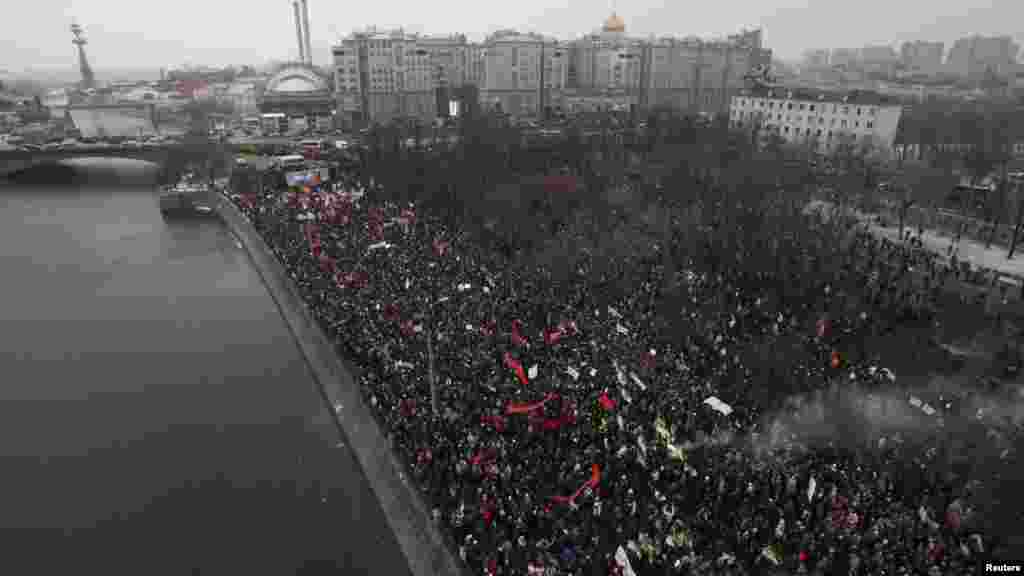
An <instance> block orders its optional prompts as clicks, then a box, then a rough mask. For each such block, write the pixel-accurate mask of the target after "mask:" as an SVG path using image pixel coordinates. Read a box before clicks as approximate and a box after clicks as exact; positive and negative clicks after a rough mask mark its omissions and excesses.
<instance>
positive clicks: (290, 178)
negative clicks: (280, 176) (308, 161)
mask: <svg viewBox="0 0 1024 576" xmlns="http://www.w3.org/2000/svg"><path fill="white" fill-rule="evenodd" d="M284 179H285V182H287V183H288V186H315V185H316V184H319V183H321V182H327V181H328V180H330V179H331V171H330V169H328V168H316V169H313V170H300V171H297V172H288V173H287V174H285V175H284Z"/></svg>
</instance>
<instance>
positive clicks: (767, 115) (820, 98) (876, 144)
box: [729, 88, 903, 157]
mask: <svg viewBox="0 0 1024 576" xmlns="http://www.w3.org/2000/svg"><path fill="white" fill-rule="evenodd" d="M902 111H903V107H902V105H900V104H898V103H896V102H894V101H892V100H889V99H887V98H885V97H883V96H880V95H878V94H872V93H848V94H843V93H835V92H832V93H829V92H822V91H813V90H799V91H797V90H786V89H770V88H765V89H759V90H751V91H745V92H744V93H742V94H739V95H737V96H734V97H733V99H732V106H731V107H730V114H729V120H730V123H731V125H732V126H733V127H734V128H736V129H746V130H750V129H758V130H761V131H762V132H763V133H774V134H777V135H778V136H780V137H781V138H782V139H783V140H784V141H787V142H790V143H793V144H801V145H810V146H814V147H816V148H817V150H818V151H819V152H821V153H826V154H827V153H829V152H833V151H835V150H836V147H837V146H839V145H840V144H842V143H848V144H852V145H854V146H855V147H857V148H858V149H859V148H860V146H862V145H864V144H869V145H870V146H871V147H872V148H873V149H875V150H876V151H877V152H878V153H880V154H881V155H882V156H883V157H889V156H891V154H892V152H893V142H894V140H895V138H896V130H897V127H898V125H899V121H900V115H901V114H902Z"/></svg>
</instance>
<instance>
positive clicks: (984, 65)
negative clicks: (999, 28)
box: [946, 36, 1020, 79]
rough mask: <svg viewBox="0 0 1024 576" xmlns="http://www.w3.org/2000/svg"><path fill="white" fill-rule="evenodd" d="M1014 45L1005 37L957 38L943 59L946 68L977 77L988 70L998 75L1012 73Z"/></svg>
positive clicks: (1015, 57)
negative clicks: (944, 59)
mask: <svg viewBox="0 0 1024 576" xmlns="http://www.w3.org/2000/svg"><path fill="white" fill-rule="evenodd" d="M1019 51H1020V46H1018V45H1017V44H1016V43H1015V42H1014V41H1013V39H1012V38H1011V37H1009V36H995V37H984V36H970V37H967V38H961V39H959V40H957V41H956V42H955V43H954V44H953V47H952V48H950V49H949V55H948V57H947V58H946V69H947V71H949V72H951V73H953V74H956V75H958V76H962V77H965V78H972V79H978V78H981V77H983V76H984V75H985V74H986V72H988V71H989V70H991V71H992V72H994V73H995V74H996V75H997V76H999V77H1003V78H1005V77H1012V76H1013V75H1015V74H1016V72H1017V68H1018V63H1017V53H1018V52H1019Z"/></svg>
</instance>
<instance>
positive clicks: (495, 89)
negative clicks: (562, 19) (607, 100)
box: [480, 30, 569, 117]
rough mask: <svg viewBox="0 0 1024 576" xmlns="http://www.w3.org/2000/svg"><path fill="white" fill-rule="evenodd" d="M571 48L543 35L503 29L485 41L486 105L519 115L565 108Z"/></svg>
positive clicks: (483, 91) (483, 96)
mask: <svg viewBox="0 0 1024 576" xmlns="http://www.w3.org/2000/svg"><path fill="white" fill-rule="evenodd" d="M568 60H569V51H568V50H567V48H566V46H565V44H564V43H562V42H559V41H558V40H556V39H554V38H547V37H544V36H541V35H539V34H524V33H520V32H517V31H514V30H501V31H498V32H495V33H494V34H492V35H491V36H489V37H487V39H486V40H485V41H484V44H483V66H482V68H483V82H482V83H481V84H480V99H481V103H482V105H483V106H484V107H486V108H489V109H500V110H501V111H503V112H506V113H508V114H511V115H513V116H519V117H540V116H542V115H543V114H544V113H545V108H549V109H551V110H552V111H557V110H560V109H561V108H562V99H563V95H564V90H565V85H566V78H567V74H568Z"/></svg>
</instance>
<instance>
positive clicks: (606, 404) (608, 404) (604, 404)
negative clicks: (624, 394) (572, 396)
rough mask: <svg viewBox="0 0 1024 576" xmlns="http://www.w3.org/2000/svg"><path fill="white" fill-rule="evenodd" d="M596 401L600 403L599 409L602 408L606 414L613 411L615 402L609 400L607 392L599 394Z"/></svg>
mask: <svg viewBox="0 0 1024 576" xmlns="http://www.w3.org/2000/svg"><path fill="white" fill-rule="evenodd" d="M597 401H598V402H600V403H601V408H604V409H605V410H607V411H608V412H611V411H612V410H615V400H612V399H611V398H609V397H608V393H607V392H601V396H600V397H599V398H598V399H597Z"/></svg>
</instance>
